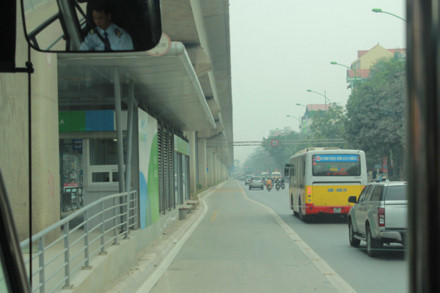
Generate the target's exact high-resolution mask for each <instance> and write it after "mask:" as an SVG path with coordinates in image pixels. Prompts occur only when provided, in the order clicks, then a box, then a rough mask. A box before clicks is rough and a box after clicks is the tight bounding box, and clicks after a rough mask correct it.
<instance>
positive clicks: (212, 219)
mask: <svg viewBox="0 0 440 293" xmlns="http://www.w3.org/2000/svg"><path fill="white" fill-rule="evenodd" d="M217 213H218V211H215V212H214V214H213V215H212V217H211V222H214V220H215V217H216V216H217Z"/></svg>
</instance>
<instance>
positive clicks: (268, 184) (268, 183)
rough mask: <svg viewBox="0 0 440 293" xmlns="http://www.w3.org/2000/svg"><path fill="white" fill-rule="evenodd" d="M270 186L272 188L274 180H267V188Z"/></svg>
mask: <svg viewBox="0 0 440 293" xmlns="http://www.w3.org/2000/svg"><path fill="white" fill-rule="evenodd" d="M269 186H270V187H271V188H272V178H270V177H269V178H267V179H266V188H269Z"/></svg>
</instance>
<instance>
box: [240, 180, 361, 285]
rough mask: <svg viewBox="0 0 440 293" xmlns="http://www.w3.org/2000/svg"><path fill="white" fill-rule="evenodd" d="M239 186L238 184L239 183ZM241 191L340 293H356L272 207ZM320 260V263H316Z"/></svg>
mask: <svg viewBox="0 0 440 293" xmlns="http://www.w3.org/2000/svg"><path fill="white" fill-rule="evenodd" d="M237 185H238V183H237ZM239 187H240V189H241V193H242V194H243V196H244V198H245V199H247V200H249V201H251V202H253V203H255V204H257V205H259V206H261V207H262V208H265V209H266V210H267V211H268V212H269V213H270V214H271V215H272V216H273V217H274V219H275V221H276V222H277V223H278V224H279V225H280V226H281V228H283V230H284V231H285V232H286V233H287V235H289V237H290V238H291V239H292V240H293V243H295V244H296V245H297V246H298V247H299V248H300V250H301V251H302V252H303V253H304V254H305V255H306V257H308V258H309V259H310V260H311V262H312V263H313V264H314V265H315V267H316V268H317V269H318V270H319V271H320V272H321V273H322V274H323V275H324V276H325V277H326V278H327V280H328V281H329V282H330V283H331V284H332V285H333V287H335V289H336V290H337V291H338V292H341V293H345V292H351V293H356V290H354V289H353V287H351V286H350V284H348V283H347V282H346V281H345V280H344V279H343V278H342V277H341V276H339V275H338V273H336V271H335V270H333V268H332V267H331V266H330V265H329V264H328V263H327V262H326V261H324V259H323V258H322V257H320V256H319V255H318V254H317V253H316V252H315V251H314V250H313V249H312V248H311V247H310V246H309V245H308V244H307V243H306V242H305V241H304V240H302V238H301V237H300V236H299V235H298V234H297V233H296V232H295V231H294V230H293V229H292V227H290V226H289V225H288V224H287V223H286V222H284V220H283V219H281V217H280V216H279V215H278V214H277V213H276V212H275V211H274V210H273V209H271V208H270V207H268V206H266V205H264V204H262V203H261V202H258V201H256V200H253V199H251V198H249V197H248V196H247V194H246V192H245V191H244V189H243V188H242V187H241V186H240V185H239ZM317 259H320V261H316V260H317Z"/></svg>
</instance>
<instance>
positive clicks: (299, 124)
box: [286, 114, 301, 132]
mask: <svg viewBox="0 0 440 293" xmlns="http://www.w3.org/2000/svg"><path fill="white" fill-rule="evenodd" d="M286 117H289V118H295V119H298V132H300V131H301V119H300V118H299V117H296V116H293V115H289V114H288V115H286Z"/></svg>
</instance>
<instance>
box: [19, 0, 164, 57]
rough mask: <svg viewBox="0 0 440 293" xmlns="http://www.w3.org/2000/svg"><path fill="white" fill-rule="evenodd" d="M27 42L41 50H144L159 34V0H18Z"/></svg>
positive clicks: (151, 44)
mask: <svg viewBox="0 0 440 293" xmlns="http://www.w3.org/2000/svg"><path fill="white" fill-rule="evenodd" d="M21 6H22V9H23V10H24V11H23V15H24V23H25V32H26V37H27V40H28V42H29V44H30V45H31V46H32V47H33V48H34V49H36V50H39V51H44V52H77V51H81V52H90V51H101V52H102V51H146V50H150V49H152V48H153V47H155V46H156V45H157V44H158V42H159V40H160V37H161V35H162V24H161V15H160V14H161V13H160V0H130V1H123V0H56V1H48V2H46V3H44V5H32V1H25V0H22V5H21Z"/></svg>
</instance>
